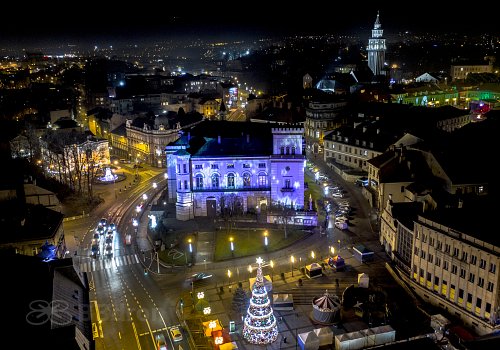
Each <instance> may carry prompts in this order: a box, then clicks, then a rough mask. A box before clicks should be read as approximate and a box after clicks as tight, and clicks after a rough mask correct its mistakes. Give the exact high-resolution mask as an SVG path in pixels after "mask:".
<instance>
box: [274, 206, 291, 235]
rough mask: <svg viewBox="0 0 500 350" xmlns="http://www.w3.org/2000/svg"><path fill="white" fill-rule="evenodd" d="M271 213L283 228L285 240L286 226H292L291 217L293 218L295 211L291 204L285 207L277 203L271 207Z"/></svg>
mask: <svg viewBox="0 0 500 350" xmlns="http://www.w3.org/2000/svg"><path fill="white" fill-rule="evenodd" d="M271 213H272V214H273V215H275V216H276V219H277V221H278V224H280V225H282V226H283V230H284V231H285V239H287V238H288V225H290V224H293V217H294V216H295V209H294V208H293V204H290V205H286V204H283V203H281V202H278V203H276V204H274V205H272V206H271Z"/></svg>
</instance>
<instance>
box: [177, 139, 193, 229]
mask: <svg viewBox="0 0 500 350" xmlns="http://www.w3.org/2000/svg"><path fill="white" fill-rule="evenodd" d="M174 155H175V156H176V160H177V162H176V165H177V166H176V174H175V175H176V176H175V178H176V181H177V202H176V204H175V205H176V211H175V213H176V219H177V220H181V221H186V220H190V219H193V218H194V212H193V198H192V193H191V165H190V157H191V155H190V154H189V152H187V151H186V150H184V149H181V150H179V151H177V152H175V153H174Z"/></svg>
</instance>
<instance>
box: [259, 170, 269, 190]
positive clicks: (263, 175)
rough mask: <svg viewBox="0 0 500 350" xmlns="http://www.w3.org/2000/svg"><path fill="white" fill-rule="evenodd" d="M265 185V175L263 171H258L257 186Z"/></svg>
mask: <svg viewBox="0 0 500 350" xmlns="http://www.w3.org/2000/svg"><path fill="white" fill-rule="evenodd" d="M266 186H267V175H266V174H265V173H259V187H266Z"/></svg>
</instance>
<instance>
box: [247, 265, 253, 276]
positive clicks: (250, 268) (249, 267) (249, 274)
mask: <svg viewBox="0 0 500 350" xmlns="http://www.w3.org/2000/svg"><path fill="white" fill-rule="evenodd" d="M247 270H248V278H250V277H252V265H248V269H247Z"/></svg>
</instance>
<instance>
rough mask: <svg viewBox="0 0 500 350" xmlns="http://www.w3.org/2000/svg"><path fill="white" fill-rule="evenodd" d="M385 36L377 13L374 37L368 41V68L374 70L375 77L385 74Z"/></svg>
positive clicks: (373, 30) (373, 31)
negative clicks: (383, 36)
mask: <svg viewBox="0 0 500 350" xmlns="http://www.w3.org/2000/svg"><path fill="white" fill-rule="evenodd" d="M382 35H384V30H383V29H382V25H381V24H380V18H379V13H377V19H376V20H375V25H374V26H373V29H372V37H371V38H370V39H368V47H367V50H368V67H370V69H371V70H372V72H373V74H374V75H381V74H382V75H383V74H385V72H384V70H383V68H384V62H385V50H386V47H385V39H384V38H382Z"/></svg>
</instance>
